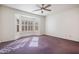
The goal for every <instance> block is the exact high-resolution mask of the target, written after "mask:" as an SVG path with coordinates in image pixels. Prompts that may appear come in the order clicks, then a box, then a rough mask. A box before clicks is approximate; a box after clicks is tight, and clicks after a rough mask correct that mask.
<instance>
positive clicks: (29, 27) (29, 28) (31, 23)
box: [16, 16, 39, 32]
mask: <svg viewBox="0 0 79 59" xmlns="http://www.w3.org/2000/svg"><path fill="white" fill-rule="evenodd" d="M16 22H17V25H16V26H17V32H20V30H21V31H23V32H35V31H38V30H39V27H38V22H37V21H36V20H35V19H34V18H29V17H25V16H20V17H19V18H17V19H16Z"/></svg>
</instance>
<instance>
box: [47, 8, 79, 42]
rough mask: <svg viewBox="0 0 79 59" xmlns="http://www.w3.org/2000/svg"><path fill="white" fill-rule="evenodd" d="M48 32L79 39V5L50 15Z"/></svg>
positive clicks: (75, 39)
mask: <svg viewBox="0 0 79 59" xmlns="http://www.w3.org/2000/svg"><path fill="white" fill-rule="evenodd" d="M46 34H48V35H52V36H56V37H60V38H65V39H69V40H74V41H79V7H78V8H73V9H69V10H65V11H62V12H58V13H53V14H51V15H48V16H47V17H46Z"/></svg>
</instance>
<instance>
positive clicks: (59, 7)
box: [5, 4, 79, 16]
mask: <svg viewBox="0 0 79 59" xmlns="http://www.w3.org/2000/svg"><path fill="white" fill-rule="evenodd" d="M37 5H38V4H5V6H8V7H11V8H15V9H19V10H22V11H26V12H30V13H33V14H37V15H42V16H46V15H49V14H51V13H56V12H60V11H64V10H68V9H71V8H75V7H79V5H77V4H51V5H52V6H51V7H49V9H51V10H52V11H51V12H49V11H44V13H41V11H34V10H36V9H39V7H38V6H37Z"/></svg>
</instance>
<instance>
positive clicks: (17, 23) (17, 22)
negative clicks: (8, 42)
mask: <svg viewBox="0 0 79 59" xmlns="http://www.w3.org/2000/svg"><path fill="white" fill-rule="evenodd" d="M17 32H19V19H17Z"/></svg>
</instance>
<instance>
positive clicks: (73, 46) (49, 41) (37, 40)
mask: <svg viewBox="0 0 79 59" xmlns="http://www.w3.org/2000/svg"><path fill="white" fill-rule="evenodd" d="M78 53H79V42H75V41H71V40H66V39H62V38H57V37H53V36H49V35H40V36H38V35H33V36H26V37H22V38H19V39H17V40H13V41H9V42H3V43H0V54H78Z"/></svg>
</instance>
